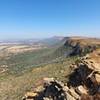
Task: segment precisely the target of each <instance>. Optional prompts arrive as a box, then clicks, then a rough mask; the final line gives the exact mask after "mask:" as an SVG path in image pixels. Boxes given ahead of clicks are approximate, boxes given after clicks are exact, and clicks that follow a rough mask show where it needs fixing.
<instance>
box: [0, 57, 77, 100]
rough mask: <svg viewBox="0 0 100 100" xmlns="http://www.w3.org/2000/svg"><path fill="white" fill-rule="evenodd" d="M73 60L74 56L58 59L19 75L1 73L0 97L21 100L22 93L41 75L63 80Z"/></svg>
mask: <svg viewBox="0 0 100 100" xmlns="http://www.w3.org/2000/svg"><path fill="white" fill-rule="evenodd" d="M75 60H76V58H66V59H62V60H61V59H60V61H56V62H55V63H52V64H47V65H45V66H40V67H38V68H32V69H29V70H27V71H26V72H24V73H23V74H22V75H19V76H15V75H10V74H7V73H6V74H2V75H1V76H0V99H1V100H21V98H22V96H23V94H24V93H25V92H26V91H28V90H30V89H31V88H32V87H33V86H34V84H35V82H36V81H37V80H40V79H41V78H43V77H57V78H58V79H59V80H65V76H66V75H68V74H69V73H70V71H71V70H70V67H69V65H70V64H71V63H72V62H74V61H75Z"/></svg>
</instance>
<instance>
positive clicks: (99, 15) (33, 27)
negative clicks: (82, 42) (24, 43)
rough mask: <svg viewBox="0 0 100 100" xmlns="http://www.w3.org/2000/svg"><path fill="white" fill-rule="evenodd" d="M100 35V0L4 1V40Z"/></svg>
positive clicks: (0, 10) (0, 4)
mask: <svg viewBox="0 0 100 100" xmlns="http://www.w3.org/2000/svg"><path fill="white" fill-rule="evenodd" d="M52 36H91V37H100V0H0V39H21V38H22V39H26V38H45V37H52Z"/></svg>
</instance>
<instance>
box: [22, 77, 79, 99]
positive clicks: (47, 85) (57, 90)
mask: <svg viewBox="0 0 100 100" xmlns="http://www.w3.org/2000/svg"><path fill="white" fill-rule="evenodd" d="M68 92H69V93H68ZM70 93H71V91H69V88H68V87H67V85H65V84H64V83H62V82H59V81H57V80H54V79H53V78H45V79H44V85H43V90H42V91H40V92H38V93H37V92H30V93H26V94H25V97H24V98H23V100H28V99H32V100H75V98H76V96H77V94H76V95H75V93H74V96H75V98H74V97H73V96H72V95H71V94H70ZM30 94H31V95H30Z"/></svg>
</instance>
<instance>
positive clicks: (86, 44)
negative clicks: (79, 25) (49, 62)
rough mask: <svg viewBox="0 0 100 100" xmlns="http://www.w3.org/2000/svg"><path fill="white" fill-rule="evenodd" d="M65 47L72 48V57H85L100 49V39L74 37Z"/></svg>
mask: <svg viewBox="0 0 100 100" xmlns="http://www.w3.org/2000/svg"><path fill="white" fill-rule="evenodd" d="M64 45H65V46H70V47H72V49H73V50H72V52H71V53H70V55H81V56H83V55H85V54H87V53H90V52H92V51H94V50H96V49H97V48H98V47H100V39H94V38H81V37H73V38H69V39H68V40H67V41H66V42H65V44H64Z"/></svg>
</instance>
